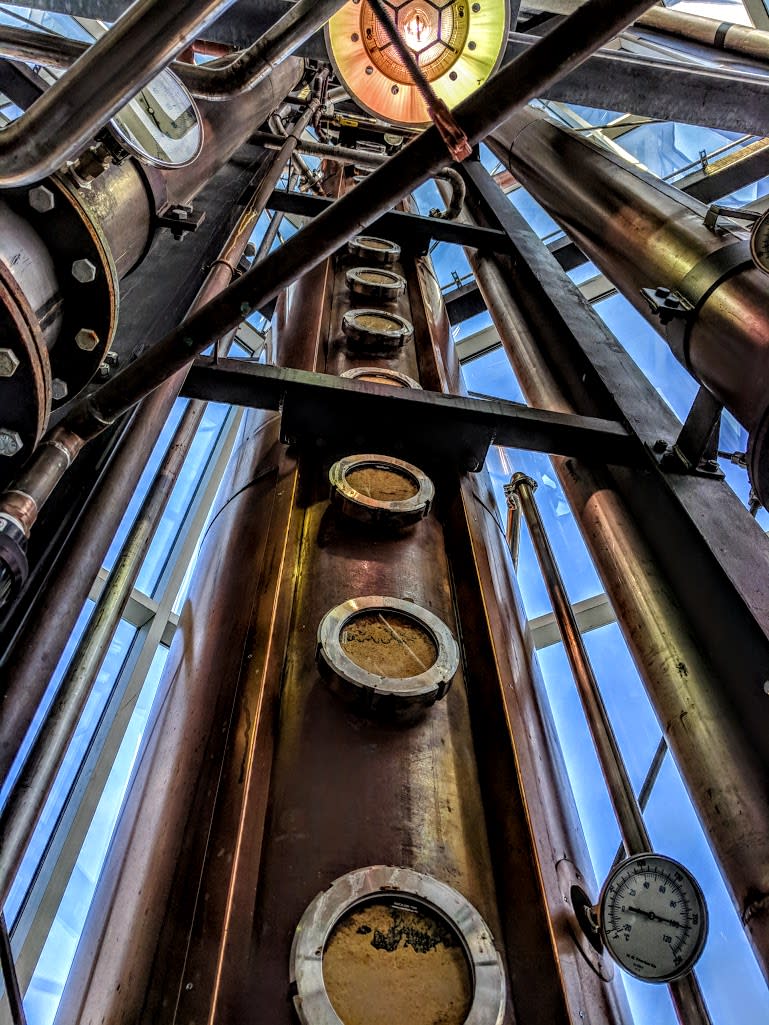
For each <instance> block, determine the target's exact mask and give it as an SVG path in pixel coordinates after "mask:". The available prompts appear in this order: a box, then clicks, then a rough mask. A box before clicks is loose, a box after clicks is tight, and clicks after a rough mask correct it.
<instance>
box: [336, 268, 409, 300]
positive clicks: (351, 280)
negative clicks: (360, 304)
mask: <svg viewBox="0 0 769 1025" xmlns="http://www.w3.org/2000/svg"><path fill="white" fill-rule="evenodd" d="M345 281H346V282H347V287H348V288H349V289H350V291H351V292H353V293H354V294H355V295H365V296H369V297H371V298H374V299H397V298H398V296H400V295H403V293H404V292H405V291H406V279H405V278H403V277H401V275H400V274H396V273H395V271H392V270H385V269H384V267H354V268H353V269H352V270H348V271H347V273H346V274H345Z"/></svg>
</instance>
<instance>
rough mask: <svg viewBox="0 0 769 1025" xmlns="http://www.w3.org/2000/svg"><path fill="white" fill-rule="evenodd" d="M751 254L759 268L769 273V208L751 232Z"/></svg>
mask: <svg viewBox="0 0 769 1025" xmlns="http://www.w3.org/2000/svg"><path fill="white" fill-rule="evenodd" d="M750 255H751V257H752V259H753V263H755V265H756V267H758V269H759V270H762V271H763V272H764V274H769V210H767V211H766V213H764V214H762V215H761V216H760V217H759V218H758V220H757V221H756V223H755V224H754V225H753V227H752V229H751V232H750Z"/></svg>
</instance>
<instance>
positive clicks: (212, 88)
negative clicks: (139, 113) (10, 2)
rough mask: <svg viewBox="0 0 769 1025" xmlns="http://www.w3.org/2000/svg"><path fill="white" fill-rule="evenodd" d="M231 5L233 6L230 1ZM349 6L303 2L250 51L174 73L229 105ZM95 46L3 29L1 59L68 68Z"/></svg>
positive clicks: (335, 1)
mask: <svg viewBox="0 0 769 1025" xmlns="http://www.w3.org/2000/svg"><path fill="white" fill-rule="evenodd" d="M230 2H232V0H230ZM344 2H345V0H298V2H297V3H295V4H293V5H292V6H291V7H290V8H289V10H288V11H287V12H286V13H285V14H284V15H283V17H282V18H280V19H279V20H278V21H277V22H275V24H274V25H273V26H272V28H270V29H269V30H268V31H267V32H265V33H264V35H263V36H261V37H260V38H259V39H257V40H256V42H255V43H253V44H252V45H251V46H249V47H248V49H246V50H243V51H242V52H241V53H237V54H233V55H232V59H231V60H230V62H229V63H227V64H224V65H220V66H218V67H210V66H207V65H200V66H197V65H195V64H188V63H186V62H184V61H173V62H172V63H171V65H170V67H171V69H172V70H173V72H174V73H175V74H176V75H178V76H179V78H181V80H182V81H183V82H184V84H185V85H186V86H187V88H188V89H189V90H190V92H191V93H192V94H193V96H197V97H201V98H204V99H208V100H226V99H228V98H229V97H230V96H234V95H236V94H237V93H242V92H247V91H248V90H249V89H253V88H254V86H256V85H258V84H259V82H261V81H262V80H263V79H264V78H266V77H267V75H269V74H270V72H271V71H272V69H273V68H274V67H276V65H278V64H280V63H281V61H283V60H285V59H286V57H289V56H290V55H291V54H292V53H293V52H294V50H296V49H297V47H299V46H301V45H302V43H305V42H306V41H307V40H308V39H309V38H310V36H312V35H314V34H315V33H316V32H318V31H319V30H320V29H321V28H323V26H324V25H325V24H326V22H327V21H328V20H329V18H331V17H332V16H333V15H334V14H336V12H337V11H338V10H339V8H340V7H341V6H342V5H343V3H344ZM92 45H93V44H89V43H85V42H82V40H79V39H67V38H66V37H64V36H55V35H50V34H48V33H43V32H35V31H33V30H31V29H20V28H16V27H15V26H8V25H2V26H0V53H2V54H4V55H5V56H7V57H18V58H20V59H21V60H27V61H30V60H32V61H39V62H40V63H41V64H44V65H45V66H46V67H56V68H68V67H70V65H72V64H73V63H74V62H75V61H76V60H77V59H78V58H79V57H82V56H83V54H85V53H87V52H88V51H89V50H90V49H91V46H92Z"/></svg>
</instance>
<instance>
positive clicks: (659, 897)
mask: <svg viewBox="0 0 769 1025" xmlns="http://www.w3.org/2000/svg"><path fill="white" fill-rule="evenodd" d="M599 920H600V927H601V938H602V940H603V942H604V944H605V945H606V948H607V950H608V952H609V953H610V954H611V956H612V957H613V958H614V960H615V961H616V962H617V964H619V965H620V967H621V968H624V969H625V971H626V972H629V973H630V974H631V975H634V976H635V977H636V978H637V979H643V980H645V981H646V982H670V981H671V980H672V979H677V978H679V977H680V976H682V975H685V974H686V973H687V972H689V971H690V970H691V969H692V968H693V967H694V964H695V962H696V961H697V959H698V958H699V956H700V954H701V953H702V948H703V947H704V945H705V939H706V937H707V931H708V912H707V907H706V905H705V898H704V897H703V895H702V890H701V889H700V887H699V885H698V883H697V880H696V879H695V878H694V876H692V874H691V873H690V872H689V871H688V869H686V868H684V866H683V865H680V864H679V863H678V862H677V861H673V859H672V858H667V857H664V856H663V855H660V854H637V855H635V856H634V857H632V858H627V859H626V860H625V861H623V862H621V863H620V864H619V865H618V866H617V868H615V869H614V870H613V871H612V872H611V873H610V875H609V878H608V879H607V880H606V882H605V883H604V887H603V891H602V893H601V899H600V901H599Z"/></svg>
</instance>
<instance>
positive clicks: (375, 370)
mask: <svg viewBox="0 0 769 1025" xmlns="http://www.w3.org/2000/svg"><path fill="white" fill-rule="evenodd" d="M339 376H340V377H349V378H352V379H353V380H358V381H366V382H368V383H369V384H385V385H388V386H389V387H392V388H418V389H419V391H421V390H422V385H421V384H420V383H419V381H415V380H414V378H413V377H409V376H408V374H402V373H401V372H400V371H399V370H388V369H386V368H384V367H353V368H352V370H345V371H344V373H342V374H340V375H339Z"/></svg>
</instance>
